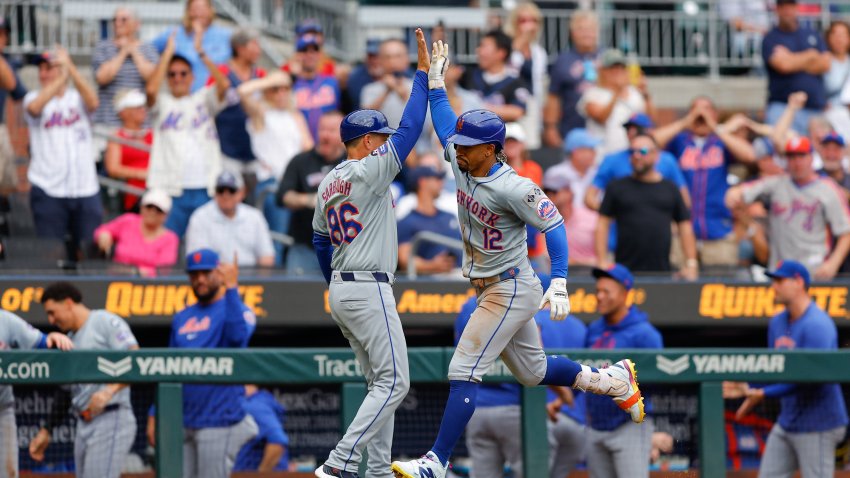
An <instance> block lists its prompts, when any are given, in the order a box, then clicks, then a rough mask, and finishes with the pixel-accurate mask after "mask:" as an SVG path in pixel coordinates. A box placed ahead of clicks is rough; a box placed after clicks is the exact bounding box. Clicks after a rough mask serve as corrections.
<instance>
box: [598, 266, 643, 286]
mask: <svg viewBox="0 0 850 478" xmlns="http://www.w3.org/2000/svg"><path fill="white" fill-rule="evenodd" d="M591 274H593V277H595V278H597V279H599V278H602V277H607V278H609V279H614V280H615V281H617V282H619V283H620V284H621V285H622V286H623V287H625V288H626V290H632V287H633V286H634V285H635V278H634V277H633V276H632V271H630V270H629V269H628V268H627V267H626V266H624V265H622V264H614V265H612V266H609V267H608V268H607V269H600V268H598V267H595V268H594V269H593V270H592V271H591Z"/></svg>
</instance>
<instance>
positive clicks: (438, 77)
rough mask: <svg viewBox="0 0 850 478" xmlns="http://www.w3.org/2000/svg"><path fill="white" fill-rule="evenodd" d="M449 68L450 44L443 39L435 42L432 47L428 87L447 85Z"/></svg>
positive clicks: (436, 87) (437, 87) (433, 88)
mask: <svg viewBox="0 0 850 478" xmlns="http://www.w3.org/2000/svg"><path fill="white" fill-rule="evenodd" d="M448 69H449V44H448V43H443V40H437V41H435V42H434V46H433V47H432V48H431V69H430V70H428V89H429V90H435V89H439V88H445V87H446V71H447V70H448Z"/></svg>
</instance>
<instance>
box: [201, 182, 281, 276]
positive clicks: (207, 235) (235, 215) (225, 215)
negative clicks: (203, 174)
mask: <svg viewBox="0 0 850 478" xmlns="http://www.w3.org/2000/svg"><path fill="white" fill-rule="evenodd" d="M244 198H245V184H244V183H243V182H242V175H241V174H239V173H236V172H232V171H224V172H223V173H221V174H220V175H219V176H218V179H217V180H216V182H215V197H214V198H213V200H212V201H210V202H208V203H206V204H204V205H203V206H201V207H199V208H198V209H197V210H196V211H195V212H194V213H192V217H191V218H190V219H189V228H188V229H187V230H186V249H188V250H190V251H193V250H195V249H204V248H206V249H212V250H214V251H216V252H217V253H218V254H219V255H220V256H221V257H232V256H233V255H234V253H236V254H238V257H239V265H240V266H247V267H253V266H262V267H271V266H273V265H274V260H275V253H274V245H273V244H272V238H271V235H269V225H268V223H266V219H265V218H264V217H263V213H261V212H260V211H259V210H258V209H257V208H255V207H253V206H249V205H247V204H243V203H242V199H244Z"/></svg>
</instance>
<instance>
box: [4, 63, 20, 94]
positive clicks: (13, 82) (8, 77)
mask: <svg viewBox="0 0 850 478" xmlns="http://www.w3.org/2000/svg"><path fill="white" fill-rule="evenodd" d="M17 85H18V80H17V79H15V72H14V71H12V67H11V66H9V62H7V61H6V59H5V58H3V56H2V55H0V88H2V89H4V90H8V91H12V90H14V89H15V87H16V86H17Z"/></svg>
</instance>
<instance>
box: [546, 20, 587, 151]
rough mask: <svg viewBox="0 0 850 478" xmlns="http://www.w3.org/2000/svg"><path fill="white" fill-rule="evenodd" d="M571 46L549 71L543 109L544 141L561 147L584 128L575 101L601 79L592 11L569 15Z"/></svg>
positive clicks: (582, 118)
mask: <svg viewBox="0 0 850 478" xmlns="http://www.w3.org/2000/svg"><path fill="white" fill-rule="evenodd" d="M570 39H571V40H572V41H571V42H570V49H569V50H567V51H565V52H563V53H561V54H560V55H559V56H558V59H557V60H555V63H554V64H553V65H552V68H551V71H550V72H549V74H550V78H549V95H548V96H547V97H546V105H545V106H544V108H543V127H544V129H543V143H544V145H546V146H550V147H558V148H560V147H561V144H562V143H563V141H564V137H566V135H567V133H569V132H570V130H572V129H573V128H583V127H584V117H583V116H581V115H580V114H578V113H577V112H576V104H577V103H578V100H579V99H580V98H581V95H582V93H584V91H585V90H587V89H588V88H590V87H591V86H593V84H594V83H596V80H597V79H598V75H597V70H596V68H597V57H598V56H599V21H598V20H597V18H596V14H595V13H593V12H592V11H590V10H579V11H576V12H574V13H573V14H572V16H571V17H570Z"/></svg>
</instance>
